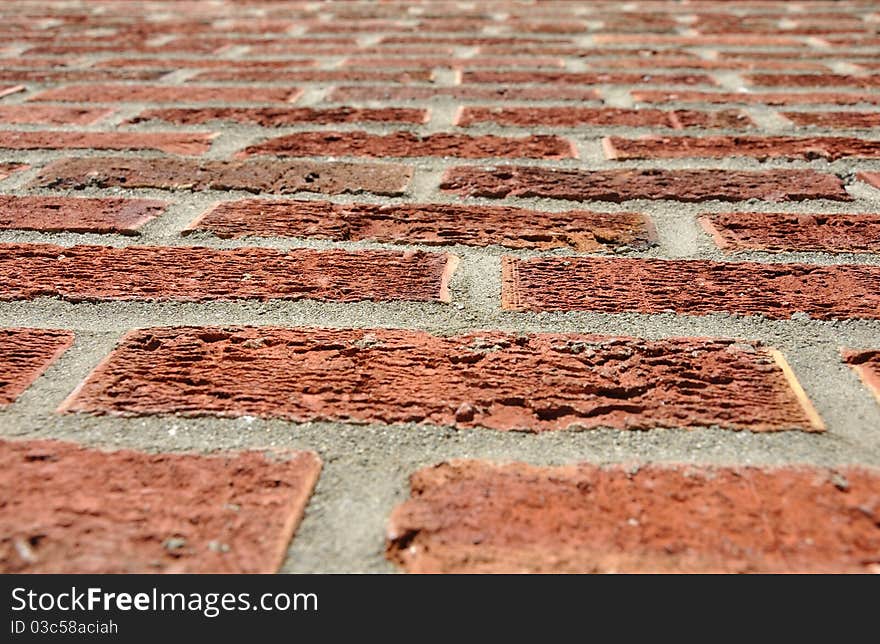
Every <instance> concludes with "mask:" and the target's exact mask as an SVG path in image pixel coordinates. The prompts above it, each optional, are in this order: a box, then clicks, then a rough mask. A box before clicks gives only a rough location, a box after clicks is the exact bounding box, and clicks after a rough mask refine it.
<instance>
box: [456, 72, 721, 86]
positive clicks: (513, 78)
mask: <svg viewBox="0 0 880 644" xmlns="http://www.w3.org/2000/svg"><path fill="white" fill-rule="evenodd" d="M461 81H462V82H463V83H500V84H504V85H507V84H510V83H545V84H554V85H556V84H558V85H716V84H717V83H716V82H715V80H714V79H713V78H712V77H711V76H707V75H706V74H662V73H650V74H649V73H626V72H608V73H602V72H550V71H540V72H533V71H507V72H496V71H488V70H485V71H484V70H480V71H470V70H468V71H464V72H462V73H461Z"/></svg>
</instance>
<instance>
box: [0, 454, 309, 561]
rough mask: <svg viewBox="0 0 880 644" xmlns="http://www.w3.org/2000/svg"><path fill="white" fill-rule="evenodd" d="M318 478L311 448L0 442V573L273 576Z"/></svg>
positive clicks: (285, 552)
mask: <svg viewBox="0 0 880 644" xmlns="http://www.w3.org/2000/svg"><path fill="white" fill-rule="evenodd" d="M320 471H321V460H320V459H319V458H318V456H317V455H316V454H315V453H313V452H292V451H286V450H285V451H281V450H279V451H276V452H273V453H270V454H262V453H259V452H241V453H231V454H225V455H222V456H200V455H196V454H145V453H141V452H133V451H130V450H119V451H114V452H103V451H100V450H95V449H87V448H84V447H80V446H78V445H74V444H72V443H63V442H60V441H0V486H2V488H3V489H4V490H6V493H4V499H3V503H2V504H0V534H2V536H0V572H3V573H7V574H8V573H67V574H70V573H159V572H164V573H272V572H276V571H277V570H278V569H279V568H280V567H281V564H282V563H283V561H284V558H285V556H286V555H287V548H288V544H289V543H290V540H291V538H292V537H293V534H294V532H295V531H296V528H297V526H298V525H299V522H300V520H301V518H302V515H303V512H304V510H305V506H306V504H307V503H308V500H309V497H310V496H311V494H312V490H313V489H314V487H315V482H316V481H317V479H318V474H319V473H320Z"/></svg>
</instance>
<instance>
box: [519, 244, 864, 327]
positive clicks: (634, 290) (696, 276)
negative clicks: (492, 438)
mask: <svg viewBox="0 0 880 644" xmlns="http://www.w3.org/2000/svg"><path fill="white" fill-rule="evenodd" d="M503 273H504V275H503V279H504V292H503V295H502V297H503V299H504V306H505V307H506V308H508V309H512V310H516V311H596V312H602V313H623V312H627V311H632V312H638V313H663V312H666V311H674V312H676V313H680V314H686V315H706V314H709V313H734V314H737V315H763V316H765V317H767V318H771V319H786V318H789V317H791V315H792V314H795V313H806V314H807V315H809V316H810V317H812V318H817V319H820V320H832V319H850V318H867V319H880V266H867V265H845V264H842V265H832V266H819V265H813V264H795V263H785V264H760V263H754V262H737V263H725V262H710V261H704V260H682V261H679V260H657V259H607V258H599V257H595V258H594V257H565V258H563V257H538V258H534V259H526V260H518V259H514V258H512V257H506V258H504V265H503ZM683 284H686V285H688V287H687V288H682V285H683Z"/></svg>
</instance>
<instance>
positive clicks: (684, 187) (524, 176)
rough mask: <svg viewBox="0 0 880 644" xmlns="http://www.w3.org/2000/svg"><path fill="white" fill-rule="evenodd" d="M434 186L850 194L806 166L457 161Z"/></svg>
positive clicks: (498, 192) (771, 196)
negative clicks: (488, 164)
mask: <svg viewBox="0 0 880 644" xmlns="http://www.w3.org/2000/svg"><path fill="white" fill-rule="evenodd" d="M440 188H441V189H442V190H446V191H448V192H454V193H457V194H461V195H466V196H470V197H488V198H493V199H500V198H503V197H548V198H553V199H571V200H576V201H578V200H586V199H596V200H600V201H615V202H621V201H627V200H630V199H673V200H676V201H709V200H712V199H718V200H721V201H745V200H747V199H763V200H766V201H803V200H806V199H833V200H837V201H849V200H851V199H852V197H850V196H849V194H848V193H847V192H846V190H844V188H843V183H842V182H841V181H840V179H838V178H837V177H835V176H834V175H830V174H821V173H818V172H814V171H812V170H769V171H764V172H743V171H732V170H597V171H587V170H560V169H557V168H542V167H533V166H498V167H494V168H480V167H476V166H458V167H453V168H449V169H448V170H447V171H446V173H445V174H444V175H443V180H442V181H441V183H440Z"/></svg>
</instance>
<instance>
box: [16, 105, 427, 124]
mask: <svg viewBox="0 0 880 644" xmlns="http://www.w3.org/2000/svg"><path fill="white" fill-rule="evenodd" d="M0 115H2V111H0ZM150 120H157V121H166V122H169V123H174V124H176V125H200V124H203V123H210V122H212V121H231V122H235V123H249V124H254V125H260V126H262V127H284V126H287V125H294V124H297V123H369V122H375V123H415V124H420V123H425V122H427V120H428V111H427V110H424V109H418V108H407V107H382V108H361V107H325V108H313V107H283V108H281V107H199V108H170V109H153V110H145V111H143V112H141V113H140V114H138V115H137V117H135V118H133V119H131V121H130V122H131V123H140V122H143V121H150Z"/></svg>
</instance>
